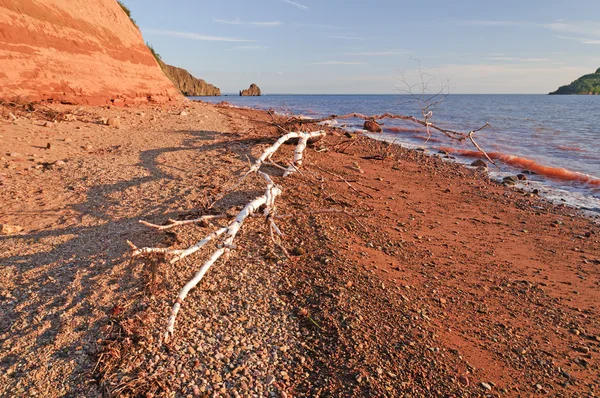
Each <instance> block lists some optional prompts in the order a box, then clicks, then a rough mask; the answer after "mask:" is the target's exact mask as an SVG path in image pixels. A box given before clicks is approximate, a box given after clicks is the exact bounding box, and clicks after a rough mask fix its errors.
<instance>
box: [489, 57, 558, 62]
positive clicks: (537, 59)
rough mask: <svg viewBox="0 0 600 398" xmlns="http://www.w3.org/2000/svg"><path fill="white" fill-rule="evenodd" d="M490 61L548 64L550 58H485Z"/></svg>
mask: <svg viewBox="0 0 600 398" xmlns="http://www.w3.org/2000/svg"><path fill="white" fill-rule="evenodd" d="M486 59H487V60H490V61H518V62H548V61H550V58H518V57H487V58H486Z"/></svg>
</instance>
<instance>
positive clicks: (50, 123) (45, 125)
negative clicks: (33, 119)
mask: <svg viewBox="0 0 600 398" xmlns="http://www.w3.org/2000/svg"><path fill="white" fill-rule="evenodd" d="M52 126H54V123H52V122H45V123H44V127H52Z"/></svg>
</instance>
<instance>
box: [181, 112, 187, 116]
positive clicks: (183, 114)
mask: <svg viewBox="0 0 600 398" xmlns="http://www.w3.org/2000/svg"><path fill="white" fill-rule="evenodd" d="M187 115H188V113H187V112H186V111H181V112H179V116H187Z"/></svg>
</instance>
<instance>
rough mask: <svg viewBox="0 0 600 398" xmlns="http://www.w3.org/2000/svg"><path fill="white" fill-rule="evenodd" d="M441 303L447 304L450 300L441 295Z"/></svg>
mask: <svg viewBox="0 0 600 398" xmlns="http://www.w3.org/2000/svg"><path fill="white" fill-rule="evenodd" d="M439 300H440V304H446V303H447V302H448V301H447V300H446V299H445V298H442V297H440V298H439Z"/></svg>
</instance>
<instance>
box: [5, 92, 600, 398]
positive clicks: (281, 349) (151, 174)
mask: <svg viewBox="0 0 600 398" xmlns="http://www.w3.org/2000/svg"><path fill="white" fill-rule="evenodd" d="M52 107H53V108H56V109H58V110H60V112H62V113H64V114H65V115H67V114H69V115H74V116H75V119H76V120H74V121H68V122H67V121H64V122H60V123H52V124H51V125H49V126H48V127H46V125H45V121H44V120H40V119H36V118H34V119H27V118H25V117H22V116H20V115H19V116H18V120H16V121H14V122H11V121H9V120H7V119H5V123H4V124H2V125H1V126H2V130H3V131H2V133H1V134H0V135H2V136H3V137H2V139H3V140H4V142H6V148H7V149H6V150H5V152H6V153H7V154H12V153H17V154H21V156H9V155H7V154H3V157H4V159H3V160H2V167H5V168H3V169H2V171H1V172H0V184H2V185H1V186H2V188H3V189H2V192H0V203H2V208H1V210H2V211H1V212H0V213H1V214H0V224H9V225H17V226H19V227H21V228H23V230H22V231H20V232H17V233H16V234H14V235H12V236H3V237H1V239H0V252H1V253H3V254H2V255H1V256H0V264H1V265H2V269H3V273H2V275H1V277H0V278H1V279H0V282H1V284H0V286H2V292H0V293H1V294H2V297H3V300H2V302H1V303H2V304H1V305H2V308H3V310H4V311H5V313H6V314H7V316H6V317H5V319H4V320H3V321H1V323H0V326H1V329H0V330H1V332H2V350H1V351H2V353H3V354H2V357H1V358H0V363H2V365H1V367H2V369H3V370H4V372H2V373H3V376H0V380H2V383H1V384H2V385H3V387H2V388H3V389H2V390H0V395H3V394H6V393H9V392H15V391H16V392H21V393H25V392H26V393H28V394H30V393H31V392H34V391H35V392H37V393H38V394H45V395H58V394H60V393H61V388H66V393H67V394H68V395H76V394H84V395H90V394H94V393H98V392H101V391H104V392H112V393H115V392H120V393H123V394H124V393H131V394H143V393H145V392H151V393H154V394H156V395H161V394H165V395H166V394H168V393H169V392H176V393H178V394H180V395H186V394H206V393H217V394H224V395H227V394H231V393H232V392H233V391H237V392H238V393H240V394H241V395H249V394H264V393H267V392H272V393H274V394H275V395H276V396H290V395H298V394H308V395H318V394H331V395H334V396H364V395H365V394H370V395H386V394H388V395H389V394H392V395H397V394H402V393H404V394H408V395H428V394H432V395H434V396H440V395H442V396H443V395H455V396H475V395H479V394H486V393H487V394H504V395H508V396H518V395H523V394H535V393H540V392H546V393H548V394H552V395H559V396H560V395H563V396H578V395H579V396H584V395H585V394H588V393H590V392H592V391H595V390H597V388H598V387H599V386H598V384H597V383H598V382H597V380H596V378H597V371H598V362H597V360H596V359H595V353H596V352H597V351H598V350H600V343H599V342H600V329H599V327H598V323H597V320H598V319H600V318H599V317H598V315H599V314H598V308H597V303H598V294H597V289H598V285H599V283H600V279H599V277H598V276H599V275H598V264H600V243H599V241H598V235H597V234H598V233H600V231H598V227H597V225H594V224H593V223H592V222H591V221H590V220H589V219H586V218H583V217H581V216H580V215H578V214H577V213H576V212H574V210H573V209H569V208H565V207H562V208H561V207H557V206H554V205H552V204H550V203H548V202H546V201H544V200H541V199H539V198H537V197H531V196H528V195H525V194H523V193H521V192H518V191H517V190H515V189H512V188H505V187H502V186H499V185H498V184H496V183H493V182H490V181H489V180H488V179H487V177H486V176H485V175H484V174H482V173H480V172H478V171H477V170H472V169H469V168H466V167H464V166H461V165H459V164H452V163H448V162H444V161H442V160H441V159H438V158H436V157H430V156H426V155H424V154H421V153H419V152H418V151H411V150H407V149H404V148H401V147H392V146H390V145H388V144H385V143H382V142H377V141H375V140H372V139H368V138H365V137H362V136H361V135H358V134H357V135H356V137H355V138H353V139H352V140H354V141H351V140H349V139H348V138H346V137H344V136H343V132H339V133H337V135H336V133H335V130H333V129H328V135H327V137H326V138H325V140H324V142H323V143H322V145H323V146H324V147H325V148H327V150H326V151H321V152H319V151H316V150H314V149H308V150H307V152H306V153H305V157H306V164H305V168H304V169H305V170H306V171H304V169H303V173H302V174H300V173H297V174H296V175H294V176H292V177H291V178H290V179H289V180H285V181H284V180H280V179H278V180H277V181H276V182H277V183H281V185H282V186H283V194H282V196H281V198H279V199H278V201H279V202H278V212H279V214H280V215H282V216H284V217H282V218H281V219H280V220H278V225H279V228H280V229H281V230H282V231H283V232H284V234H285V237H284V238H283V239H282V244H283V245H284V246H285V247H286V248H287V249H288V251H289V252H290V253H291V254H292V256H291V258H290V259H287V258H286V257H285V256H283V255H282V253H280V252H278V250H277V248H276V247H274V246H273V245H272V244H270V241H269V238H268V232H267V231H266V230H265V227H264V220H261V219H260V218H257V219H255V220H254V219H253V220H250V221H248V223H247V224H245V225H244V227H243V230H242V232H241V236H240V241H239V242H238V245H239V250H236V251H234V252H233V253H232V255H231V257H230V258H229V259H228V260H227V262H221V263H219V264H217V265H215V267H214V268H213V269H211V270H210V272H209V273H208V274H207V276H206V279H205V280H203V281H202V283H201V284H200V285H199V286H198V287H197V288H196V289H195V290H194V291H192V293H191V294H190V297H189V298H188V301H186V304H184V306H183V308H182V312H181V314H180V318H178V321H177V322H178V324H177V326H176V341H175V342H174V343H173V344H172V345H169V346H164V345H162V344H160V343H159V342H158V339H157V336H158V335H159V334H161V332H162V331H163V328H164V325H165V322H166V317H167V315H168V308H169V307H170V305H171V304H172V302H173V300H174V298H175V296H176V292H177V291H178V290H179V289H180V287H181V286H182V285H183V284H184V283H185V282H186V281H187V279H189V277H190V275H191V274H193V273H194V272H195V267H197V266H198V264H199V263H201V260H200V259H201V258H202V254H199V255H198V256H197V257H195V258H193V259H189V260H186V261H185V262H184V264H183V265H178V266H174V267H173V266H167V265H166V264H163V263H160V262H159V263H152V262H151V261H150V262H148V261H135V262H130V259H129V257H128V253H129V249H128V247H127V245H126V243H125V241H126V240H132V241H134V242H135V243H136V244H138V245H140V246H141V245H149V246H153V245H157V244H159V245H164V246H165V247H171V246H174V247H185V246H186V245H188V244H190V243H193V242H195V240H196V239H197V238H198V237H199V236H201V235H202V234H204V233H205V232H206V231H209V230H210V229H211V227H210V226H196V227H185V228H181V229H178V230H176V231H174V232H173V233H164V232H156V231H149V230H147V229H144V228H143V227H142V226H140V225H139V223H138V220H139V219H145V220H148V221H150V222H156V223H162V222H165V221H166V219H167V218H169V217H172V218H178V217H180V218H182V219H186V218H190V217H192V216H194V215H197V214H198V212H199V211H200V209H201V208H202V206H203V204H205V203H206V201H207V198H208V197H210V196H211V195H216V194H218V193H219V192H220V190H221V189H222V187H223V186H225V185H226V184H227V182H228V181H230V180H231V179H232V178H233V177H234V176H235V175H236V174H237V173H239V170H243V169H244V168H246V167H247V158H246V156H249V157H250V158H251V159H252V158H253V157H256V156H257V155H258V154H260V152H261V148H264V147H265V145H266V144H268V143H271V142H273V141H274V140H275V139H276V138H277V137H278V136H279V135H280V134H279V133H277V131H276V129H275V128H274V127H272V126H269V123H270V116H268V115H267V114H266V113H265V112H264V111H257V110H248V109H240V108H225V107H219V106H216V105H209V104H207V103H195V102H189V103H188V102H185V103H182V104H174V105H169V106H160V107H159V106H142V107H139V108H115V107H112V108H110V109H107V108H105V107H102V108H94V107H76V106H58V105H57V106H52ZM79 108H81V110H78V109H79ZM182 111H185V112H182ZM117 115H118V116H120V118H119V120H120V123H119V124H120V128H118V129H117V128H111V127H108V126H104V125H102V124H99V122H101V121H102V119H103V118H105V119H106V118H110V117H115V116H117ZM307 127H309V126H307ZM67 139H68V140H67ZM344 142H346V143H344ZM48 143H49V144H50V149H44V147H45V146H47V144H48ZM350 144H351V145H350ZM346 146H348V147H347V148H345V149H344V147H346ZM342 149H343V150H342ZM292 151H293V148H292V147H286V148H284V154H282V155H280V156H276V157H275V158H276V160H279V159H281V160H283V159H285V158H286V157H284V155H285V156H287V157H289V155H290V154H291V153H292ZM29 154H31V155H34V154H35V155H37V156H28V155H29ZM375 155H380V156H382V157H383V158H384V160H383V161H381V160H373V158H371V159H365V157H373V156H375ZM384 155H385V156H384ZM31 159H33V160H31ZM57 161H62V162H64V163H62V164H60V163H58V164H57V163H56V162H57ZM7 165H8V166H11V165H13V166H15V167H14V168H10V167H6V166H7ZM38 166H41V167H39V168H38ZM357 166H358V167H357ZM323 170H325V171H323ZM269 171H270V172H272V173H273V174H276V173H277V171H276V169H275V170H271V169H270V170H269ZM361 171H362V172H361ZM335 176H338V177H335ZM339 177H341V178H339ZM348 184H351V185H352V186H353V187H354V188H355V190H353V189H350V188H349V186H348ZM262 189H263V185H262V184H261V183H260V182H258V181H255V180H249V181H246V182H245V183H244V184H243V185H242V186H240V187H239V190H237V191H235V192H232V193H231V194H229V195H227V196H225V197H224V198H223V199H222V200H221V201H219V202H218V203H217V205H216V207H215V209H214V210H215V211H223V212H225V211H227V210H228V209H229V208H230V207H231V206H240V205H242V204H243V203H246V202H247V200H248V198H252V197H253V195H255V194H256V192H259V191H260V190H262ZM329 209H335V210H344V211H346V212H347V213H332V214H327V213H318V211H321V210H329ZM111 353H112V354H111ZM115 353H118V355H116V354H115ZM113 354H115V355H113ZM49 361H50V362H52V364H53V366H52V367H51V368H47V367H45V366H42V364H43V363H49ZM567 375H568V376H567ZM90 379H95V380H96V382H93V383H89V382H88V381H89V380H90ZM62 386H66V387H62ZM488 387H489V389H488ZM20 389H21V390H22V391H21V390H20Z"/></svg>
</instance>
